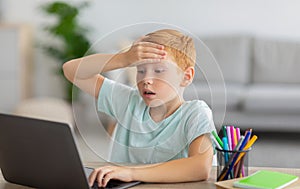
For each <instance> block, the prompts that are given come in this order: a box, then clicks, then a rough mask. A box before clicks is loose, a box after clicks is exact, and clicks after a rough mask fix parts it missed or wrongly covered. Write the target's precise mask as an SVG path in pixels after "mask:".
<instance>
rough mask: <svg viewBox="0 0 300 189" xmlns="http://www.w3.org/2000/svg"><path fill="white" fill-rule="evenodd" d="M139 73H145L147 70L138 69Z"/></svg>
mask: <svg viewBox="0 0 300 189" xmlns="http://www.w3.org/2000/svg"><path fill="white" fill-rule="evenodd" d="M137 72H138V73H139V74H143V73H145V70H138V71H137Z"/></svg>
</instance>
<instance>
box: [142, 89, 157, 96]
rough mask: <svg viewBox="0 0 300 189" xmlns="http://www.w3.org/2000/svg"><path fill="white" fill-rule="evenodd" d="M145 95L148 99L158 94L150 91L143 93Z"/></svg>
mask: <svg viewBox="0 0 300 189" xmlns="http://www.w3.org/2000/svg"><path fill="white" fill-rule="evenodd" d="M143 94H144V96H146V97H150V96H153V95H155V94H156V93H154V92H152V91H150V90H145V91H144V92H143Z"/></svg>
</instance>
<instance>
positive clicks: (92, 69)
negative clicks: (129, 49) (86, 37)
mask: <svg viewBox="0 0 300 189" xmlns="http://www.w3.org/2000/svg"><path fill="white" fill-rule="evenodd" d="M125 61H126V60H125V59H124V57H123V54H94V55H90V56H87V57H83V58H78V59H74V60H70V61H68V62H66V63H65V64H64V65H63V70H64V73H65V76H66V77H67V78H68V79H69V80H71V81H74V79H75V78H78V79H87V78H90V77H92V76H94V75H96V74H99V73H103V72H106V71H110V70H114V69H118V68H123V67H126V66H127V63H126V62H125Z"/></svg>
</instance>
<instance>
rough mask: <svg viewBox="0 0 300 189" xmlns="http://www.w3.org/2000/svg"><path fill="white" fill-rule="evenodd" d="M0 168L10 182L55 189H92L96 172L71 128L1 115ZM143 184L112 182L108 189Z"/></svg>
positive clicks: (37, 120)
mask: <svg viewBox="0 0 300 189" xmlns="http://www.w3.org/2000/svg"><path fill="white" fill-rule="evenodd" d="M0 168H1V171H2V175H3V177H4V179H5V180H6V181H7V182H11V183H15V184H20V185H26V186H30V187H34V188H51V189H53V188H56V189H59V188H63V189H68V188H72V189H73V188H74V189H75V188H80V189H89V188H90V187H89V185H88V176H89V175H90V173H91V172H92V171H93V169H92V168H85V167H83V165H82V162H81V159H80V156H79V153H78V150H77V147H76V143H75V139H74V136H73V132H72V130H71V128H70V127H69V125H68V124H66V123H58V122H52V121H46V120H39V119H34V118H28V117H22V116H16V115H8V114H0ZM139 183H140V182H139V181H136V182H122V181H118V180H112V181H109V183H108V185H107V187H106V188H115V189H122V188H129V187H132V186H135V185H137V184H139ZM92 188H98V187H97V183H95V184H94V185H93V187H92Z"/></svg>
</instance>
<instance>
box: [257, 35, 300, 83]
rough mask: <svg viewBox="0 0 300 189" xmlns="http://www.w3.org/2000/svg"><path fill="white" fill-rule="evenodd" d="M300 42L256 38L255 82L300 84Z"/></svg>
mask: <svg viewBox="0 0 300 189" xmlns="http://www.w3.org/2000/svg"><path fill="white" fill-rule="evenodd" d="M299 52H300V43H299V42H291V41H283V40H282V41H280V40H271V39H259V38H258V39H255V40H254V67H253V82H255V83H298V84H300V74H299V73H300V53H299Z"/></svg>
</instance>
